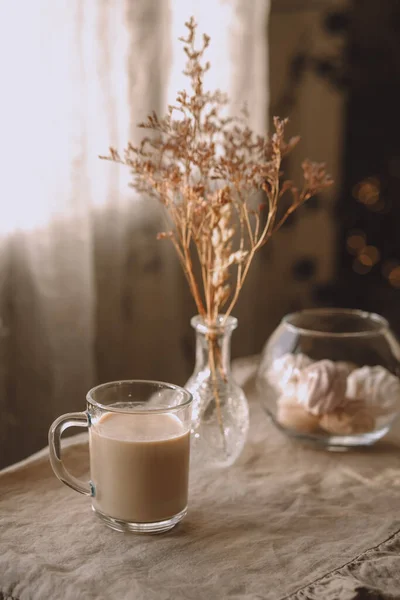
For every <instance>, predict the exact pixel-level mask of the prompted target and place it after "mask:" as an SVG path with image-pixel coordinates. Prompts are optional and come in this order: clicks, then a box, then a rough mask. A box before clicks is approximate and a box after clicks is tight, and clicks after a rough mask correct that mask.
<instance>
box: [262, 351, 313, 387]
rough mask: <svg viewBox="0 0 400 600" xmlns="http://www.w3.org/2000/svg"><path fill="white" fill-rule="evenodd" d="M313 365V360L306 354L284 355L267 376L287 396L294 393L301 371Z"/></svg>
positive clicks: (274, 363)
mask: <svg viewBox="0 0 400 600" xmlns="http://www.w3.org/2000/svg"><path fill="white" fill-rule="evenodd" d="M312 363H313V361H312V360H311V358H309V357H308V356H306V355H305V354H290V353H287V354H284V355H283V356H281V357H280V358H277V359H275V360H274V362H273V363H272V365H271V367H270V369H269V371H268V375H267V376H268V381H269V382H270V383H271V384H272V385H273V386H274V387H275V388H277V389H278V390H280V391H281V392H283V393H285V394H286V395H287V394H288V393H294V392H295V387H296V385H297V382H298V376H299V373H300V371H301V370H302V369H304V368H306V367H308V366H309V365H311V364H312Z"/></svg>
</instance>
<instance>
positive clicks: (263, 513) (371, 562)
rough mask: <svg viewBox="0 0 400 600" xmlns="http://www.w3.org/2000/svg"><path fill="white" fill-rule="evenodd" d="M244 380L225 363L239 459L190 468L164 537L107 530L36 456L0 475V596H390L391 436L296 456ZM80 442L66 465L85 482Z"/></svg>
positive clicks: (396, 492) (178, 599)
mask: <svg viewBox="0 0 400 600" xmlns="http://www.w3.org/2000/svg"><path fill="white" fill-rule="evenodd" d="M253 373H254V362H253V361H251V360H250V361H247V362H246V361H241V362H239V363H238V364H237V366H236V376H237V378H238V379H239V380H241V382H242V383H245V389H246V391H247V394H248V396H249V397H250V400H251V403H250V405H251V420H252V424H251V435H250V440H249V443H248V445H247V448H246V451H245V453H244V455H243V457H242V458H241V460H240V461H239V464H237V465H235V466H234V467H232V468H230V469H227V470H218V471H215V470H213V471H207V470H206V469H205V470H203V471H197V472H192V473H191V489H190V509H189V513H188V516H187V518H186V520H185V521H184V522H183V523H182V524H181V525H180V526H179V527H178V528H176V529H175V530H173V531H172V532H170V533H167V534H163V535H161V536H154V537H140V536H134V535H124V534H120V533H117V532H114V531H112V530H110V529H107V528H106V527H105V526H104V525H103V524H102V523H100V522H99V521H98V520H97V519H96V518H95V516H94V515H93V514H92V513H91V510H90V501H89V500H88V499H87V498H86V497H84V496H80V495H79V494H77V493H74V492H73V491H71V490H69V489H68V488H66V487H65V486H63V485H62V484H60V483H59V482H58V481H57V479H56V478H55V476H54V475H53V473H52V471H51V468H50V465H49V463H48V458H47V452H46V451H44V452H42V453H40V454H39V455H36V456H35V457H33V458H31V459H30V460H28V461H25V462H24V463H22V464H20V465H17V466H16V467H13V468H11V469H7V470H6V471H3V472H2V473H0V600H2V599H7V600H9V599H11V598H12V599H13V600H15V599H17V600H58V599H63V600H64V599H65V600H81V599H82V600H86V599H88V600H91V599H96V600H105V599H107V600H108V599H113V600H120V599H127V600H131V599H132V600H142V599H143V600H183V599H185V600H200V599H201V600H212V599H214V598H215V599H217V600H221V599H224V598H228V599H230V600H238V599H244V600H256V599H257V600H269V599H273V600H282V599H283V598H286V599H290V600H294V599H298V600H300V599H301V600H305V599H307V600H308V599H310V600H312V599H314V598H323V599H324V600H330V599H332V600H333V599H335V600H337V599H340V600H350V599H355V598H359V599H362V598H369V599H370V600H371V599H372V598H400V558H399V550H400V537H399V534H398V532H399V529H400V518H399V506H400V453H399V442H398V440H397V438H396V437H393V439H389V440H388V441H385V442H382V443H380V444H378V445H377V446H376V447H375V448H372V449H368V450H365V451H355V452H350V453H347V454H336V453H335V454H330V453H326V452H324V451H320V450H315V449H310V448H306V447H303V446H301V445H299V444H298V443H297V442H292V441H290V440H288V439H287V438H286V437H284V436H283V434H281V433H280V432H278V431H276V430H275V429H274V427H273V426H272V424H270V423H269V421H268V419H267V418H266V417H265V415H264V414H263V411H262V409H261V408H260V407H259V405H258V403H257V401H256V399H255V395H254V390H253ZM244 380H246V381H244ZM399 439H400V438H399ZM81 440H82V438H80V441H79V442H78V443H73V442H68V445H67V448H66V450H65V452H64V456H65V457H66V458H67V461H68V462H67V464H68V467H69V468H70V469H71V470H73V472H74V473H75V474H76V475H78V476H82V477H84V476H85V475H86V476H87V465H88V462H87V446H86V443H82V441H81ZM374 594H375V595H374Z"/></svg>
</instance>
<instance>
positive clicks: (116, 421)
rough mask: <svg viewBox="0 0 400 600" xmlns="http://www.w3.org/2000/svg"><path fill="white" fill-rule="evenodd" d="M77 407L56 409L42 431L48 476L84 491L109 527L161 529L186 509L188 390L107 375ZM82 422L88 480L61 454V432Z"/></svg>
mask: <svg viewBox="0 0 400 600" xmlns="http://www.w3.org/2000/svg"><path fill="white" fill-rule="evenodd" d="M86 400H87V409H86V411H85V412H76V413H69V414H66V415H62V416H61V417H59V418H58V419H56V420H55V421H54V423H53V424H52V426H51V427H50V431H49V450H50V462H51V466H52V467H53V470H54V473H55V474H56V476H57V477H58V478H59V479H60V481H62V482H63V483H65V484H66V485H68V486H69V487H71V488H72V489H74V490H76V491H77V492H80V493H81V494H85V495H86V496H91V498H92V509H93V511H94V512H95V513H96V515H97V516H98V517H99V518H100V519H101V520H102V521H104V523H106V525H108V526H109V527H111V528H112V529H116V530H117V531H123V532H126V531H131V532H136V533H161V532H164V531H168V530H169V529H171V528H172V527H174V526H175V525H176V524H177V523H179V522H180V521H181V520H182V519H183V517H184V516H185V515H186V511H187V500H188V483H189V455H190V428H191V412H192V396H191V394H190V393H189V392H188V391H187V390H185V389H183V388H180V387H178V386H176V385H172V384H169V383H163V382H159V381H139V380H137V381H115V382H111V383H104V384H102V385H99V386H97V387H95V388H93V389H91V390H90V391H89V392H88V394H87V396H86ZM69 427H88V428H89V455H90V476H91V481H90V482H88V483H84V482H82V481H80V480H79V479H77V478H76V477H74V476H73V475H71V474H70V473H69V472H68V471H67V470H66V469H65V467H64V465H63V462H62V458H61V435H62V433H63V432H64V431H65V430H66V429H68V428H69Z"/></svg>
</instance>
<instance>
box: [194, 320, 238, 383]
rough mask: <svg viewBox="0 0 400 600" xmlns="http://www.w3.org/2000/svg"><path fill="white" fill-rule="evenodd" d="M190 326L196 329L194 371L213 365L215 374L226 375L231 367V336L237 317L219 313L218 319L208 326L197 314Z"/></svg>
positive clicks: (210, 368)
mask: <svg viewBox="0 0 400 600" xmlns="http://www.w3.org/2000/svg"><path fill="white" fill-rule="evenodd" d="M191 323H192V327H193V328H194V329H195V331H196V366H195V369H196V371H203V370H210V371H211V372H212V370H213V366H215V372H216V375H217V376H221V375H222V376H226V375H228V374H229V373H230V368H231V337H232V332H233V330H234V329H235V328H236V327H237V319H235V318H234V317H226V318H225V317H224V315H219V317H218V321H217V323H216V324H214V325H212V326H208V325H207V324H206V323H205V321H204V320H203V319H202V318H201V317H199V316H197V317H193V319H192V321H191Z"/></svg>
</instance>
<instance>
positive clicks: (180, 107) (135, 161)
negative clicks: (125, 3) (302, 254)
mask: <svg viewBox="0 0 400 600" xmlns="http://www.w3.org/2000/svg"><path fill="white" fill-rule="evenodd" d="M185 25H186V27H187V31H188V33H187V37H186V38H180V40H181V41H182V43H183V48H184V51H185V53H186V55H187V64H186V70H185V72H184V74H185V75H186V76H187V77H188V79H189V81H190V88H191V89H190V92H187V91H181V92H179V93H178V95H177V98H176V103H175V105H171V106H169V107H168V111H167V114H166V115H165V116H164V117H163V118H159V117H158V116H157V114H156V113H154V112H153V113H152V114H151V115H150V116H148V118H147V120H146V121H145V122H144V123H141V124H140V127H142V128H144V129H147V130H149V135H148V136H146V137H144V138H143V140H142V142H141V144H140V145H139V146H138V147H136V146H133V145H132V144H129V145H128V147H127V148H126V149H125V151H124V153H123V154H122V155H121V154H120V153H119V152H118V151H117V150H116V149H115V148H110V155H109V156H107V157H102V158H107V159H108V160H112V161H114V162H117V163H121V164H124V165H126V166H128V167H129V168H130V170H131V173H132V177H133V181H132V185H133V186H134V187H135V188H136V189H137V190H139V191H141V192H145V193H147V194H150V195H151V196H155V197H156V198H157V199H158V200H159V201H160V202H161V203H162V204H163V205H164V207H165V209H166V214H167V215H168V217H169V222H170V224H171V225H170V227H169V229H168V230H167V231H164V232H162V233H160V234H159V235H158V237H159V238H160V239H163V238H167V239H169V240H171V242H172V243H173V245H174V247H175V249H176V252H177V255H178V258H179V260H180V262H181V264H182V267H183V270H184V273H185V276H186V279H187V281H188V284H189V287H190V291H191V293H192V296H193V298H194V301H195V303H196V306H197V310H198V313H199V314H200V315H201V317H202V318H203V319H204V322H205V323H206V324H207V326H208V327H210V328H211V330H212V328H213V327H215V328H216V326H217V322H218V315H221V314H222V313H223V315H224V319H226V318H227V317H228V316H229V315H230V314H231V312H232V310H233V309H234V307H235V305H236V302H237V300H238V297H239V294H240V291H241V289H242V287H243V284H244V282H245V279H246V276H247V274H248V272H249V268H250V266H251V263H252V261H253V259H254V256H255V254H256V253H257V252H258V250H260V248H261V247H262V246H263V245H264V244H266V243H267V242H268V240H269V239H270V238H271V236H272V234H273V233H275V232H276V231H278V229H279V228H280V227H281V226H282V225H283V223H284V222H285V220H286V219H287V218H288V216H289V215H290V214H291V213H292V212H293V211H294V210H296V209H297V208H298V207H299V206H301V205H302V204H303V203H304V202H305V201H306V200H307V199H308V198H310V197H311V196H312V195H314V194H316V193H318V192H319V191H321V190H322V189H324V188H326V187H328V186H330V185H331V183H332V181H331V179H330V177H329V176H328V175H327V173H326V170H325V165H324V164H319V163H314V162H311V161H309V160H305V161H304V162H303V164H302V168H303V174H304V182H303V184H302V187H301V188H300V189H299V188H297V187H296V186H295V185H294V183H293V182H292V181H288V180H283V178H282V172H281V162H282V158H283V157H284V156H285V155H287V154H288V153H289V152H290V151H291V150H292V149H293V148H294V146H295V145H296V144H297V142H298V141H299V138H292V139H291V140H290V141H289V142H287V143H286V142H285V139H284V130H285V125H286V120H282V119H279V118H277V117H275V118H274V132H273V133H272V135H270V136H266V137H262V136H259V135H256V134H255V133H254V132H253V131H252V130H251V129H250V128H249V126H248V125H247V115H246V113H245V111H243V116H242V117H240V118H234V117H229V116H226V115H225V114H224V107H225V106H226V105H227V103H228V99H227V97H226V96H225V95H224V94H222V93H221V92H220V91H215V92H213V93H211V92H208V91H205V89H204V76H205V74H206V72H207V71H208V69H209V68H210V64H209V62H204V60H203V55H204V53H205V51H206V49H207V46H208V45H209V42H210V38H209V37H208V36H207V35H203V38H202V44H201V47H200V48H198V49H196V45H195V41H196V27H197V25H196V22H195V21H194V19H193V18H191V19H190V20H189V22H187V23H185ZM260 192H261V193H260ZM284 196H285V200H284V202H283V203H282V198H283V197H284ZM260 197H261V198H262V202H260V200H259V199H260ZM286 198H289V201H288V200H286ZM255 202H256V208H254V203H255ZM257 204H258V206H257ZM283 205H284V206H283ZM215 339H216V338H215V337H213V336H212V335H211V336H210V341H211V342H212V343H210V367H211V371H212V373H213V378H214V380H216V378H217V375H218V376H222V377H224V373H222V372H221V367H220V363H219V348H218V344H217V343H215ZM215 390H216V392H215V393H216V395H217V396H218V393H217V386H215ZM217 404H218V397H217ZM220 426H221V428H222V433H223V427H222V423H220Z"/></svg>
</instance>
